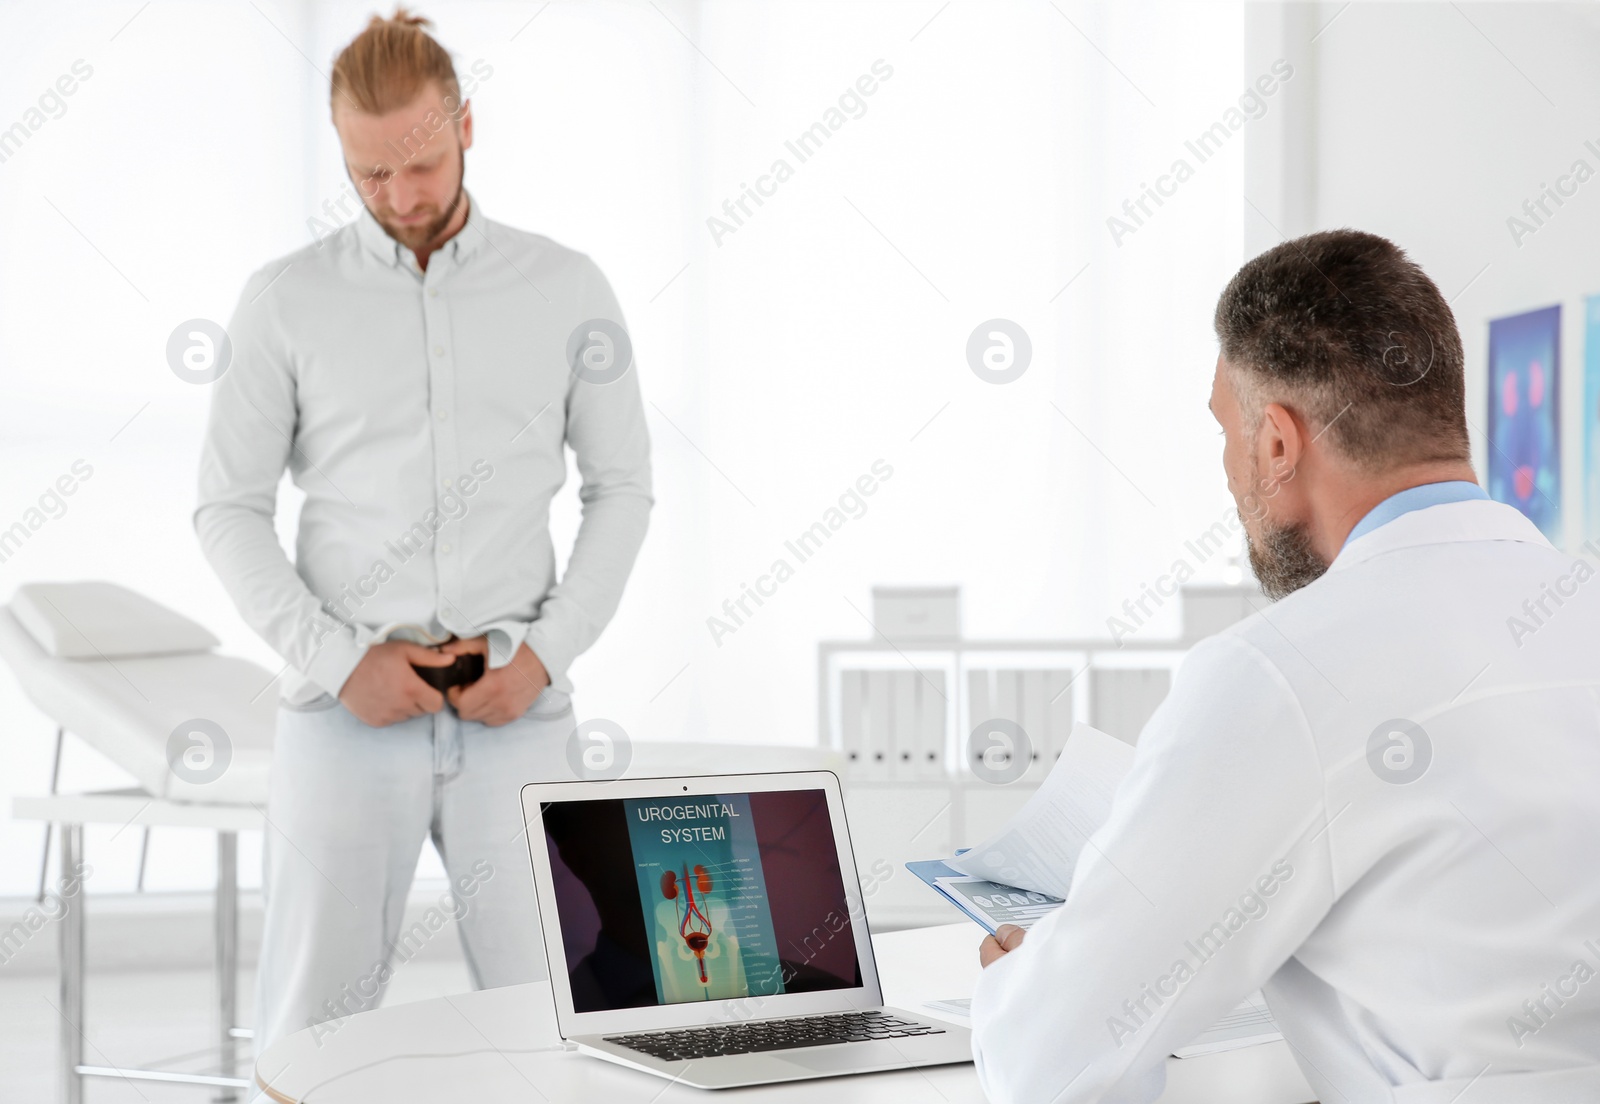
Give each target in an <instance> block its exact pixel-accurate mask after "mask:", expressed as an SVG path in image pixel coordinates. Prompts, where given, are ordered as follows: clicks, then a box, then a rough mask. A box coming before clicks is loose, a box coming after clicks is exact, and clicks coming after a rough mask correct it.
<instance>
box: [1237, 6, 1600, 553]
mask: <svg viewBox="0 0 1600 1104" xmlns="http://www.w3.org/2000/svg"><path fill="white" fill-rule="evenodd" d="M1294 7H1298V8H1299V9H1300V10H1299V11H1298V12H1295V11H1293V10H1292V9H1291V11H1290V12H1289V14H1288V15H1287V17H1286V16H1285V13H1284V11H1283V9H1281V8H1278V7H1276V6H1268V5H1256V4H1252V5H1250V6H1249V9H1248V11H1249V17H1248V18H1249V22H1250V25H1251V28H1252V32H1253V33H1252V34H1251V35H1249V36H1247V41H1248V42H1249V49H1250V51H1251V53H1253V54H1255V55H1256V56H1257V57H1258V58H1259V57H1260V56H1262V52H1263V51H1267V50H1277V51H1280V52H1281V51H1282V49H1283V48H1284V46H1283V43H1285V42H1287V43H1289V44H1291V48H1294V49H1297V50H1299V51H1300V53H1301V56H1304V57H1305V58H1306V61H1307V71H1308V75H1309V77H1310V80H1311V84H1312V87H1311V94H1310V97H1309V99H1310V101H1311V102H1310V103H1309V104H1308V105H1304V109H1305V110H1306V112H1307V119H1308V125H1309V127H1310V128H1311V132H1312V134H1313V135H1314V141H1313V142H1312V143H1311V144H1310V148H1309V149H1301V150H1296V151H1291V152H1290V154H1289V157H1288V160H1289V165H1288V167H1287V169H1286V170H1284V174H1283V175H1285V176H1287V177H1288V178H1289V179H1290V183H1289V184H1288V185H1287V186H1281V192H1280V193H1279V194H1283V193H1287V194H1289V195H1291V196H1293V195H1295V194H1296V193H1297V192H1298V202H1299V204H1300V206H1299V208H1298V210H1300V211H1301V212H1304V211H1306V210H1307V209H1309V211H1310V214H1309V216H1308V217H1302V218H1301V219H1298V220H1297V219H1290V220H1289V221H1287V222H1279V223H1278V225H1279V227H1280V229H1282V230H1283V232H1284V233H1286V234H1289V235H1291V236H1292V235H1294V234H1299V233H1305V232H1307V231H1309V230H1312V229H1321V228H1330V227H1338V226H1352V227H1356V228H1359V229H1363V230H1370V231H1372V232H1374V233H1378V234H1382V235H1384V236H1385V237H1388V238H1391V239H1392V240H1394V241H1395V242H1397V243H1399V244H1400V245H1401V246H1402V247H1403V248H1404V249H1406V251H1407V252H1408V253H1410V254H1411V256H1412V257H1413V258H1415V259H1416V260H1417V261H1418V263H1420V264H1421V265H1422V267H1423V268H1424V269H1425V270H1426V271H1427V272H1428V273H1429V275H1431V276H1432V277H1433V279H1434V280H1435V282H1437V283H1438V285H1439V287H1440V288H1441V289H1442V290H1443V291H1444V294H1445V295H1446V297H1448V298H1451V299H1452V302H1453V307H1454V310H1455V313H1456V320H1457V323H1458V324H1459V326H1460V328H1461V336H1462V342H1463V344H1464V346H1465V350H1466V366H1467V395H1468V415H1469V418H1470V419H1471V422H1472V436H1473V444H1474V450H1475V451H1474V466H1475V467H1476V468H1477V470H1478V473H1479V475H1480V477H1481V476H1484V475H1486V474H1487V465H1486V445H1485V442H1484V437H1483V434H1484V431H1485V430H1486V429H1487V422H1486V420H1485V419H1486V417H1487V406H1486V396H1485V394H1484V388H1485V378H1486V373H1487V358H1488V336H1489V320H1490V319H1491V318H1496V317H1500V316H1503V315H1507V314H1514V313H1518V312H1521V311H1524V310H1529V309H1533V308H1537V307H1543V306H1548V305H1550V304H1552V303H1560V304H1561V305H1562V308H1563V309H1562V324H1563V330H1564V333H1563V341H1562V375H1563V378H1562V390H1561V405H1562V410H1561V413H1562V429H1561V432H1562V449H1563V476H1564V479H1563V500H1562V513H1563V516H1564V518H1565V521H1566V524H1565V526H1564V530H1565V532H1564V540H1565V544H1566V545H1567V547H1568V548H1575V547H1576V546H1577V544H1578V543H1579V542H1580V540H1581V529H1580V524H1579V521H1580V517H1579V514H1580V507H1581V490H1582V488H1581V486H1580V474H1579V473H1580V471H1581V463H1582V436H1581V435H1582V427H1583V410H1582V406H1583V378H1582V371H1583V363H1582V357H1583V327H1582V310H1581V307H1582V297H1583V296H1585V295H1589V294H1593V293H1595V292H1600V263H1597V261H1596V251H1595V243H1596V242H1597V241H1600V157H1596V156H1595V155H1594V154H1593V153H1591V152H1590V151H1588V150H1586V149H1585V148H1584V145H1583V143H1584V141H1585V140H1590V139H1592V140H1595V141H1596V143H1597V145H1600V123H1597V121H1596V120H1597V119H1600V111H1597V109H1600V67H1597V66H1596V64H1595V59H1596V58H1597V57H1600V8H1596V7H1595V6H1594V5H1586V4H1525V3H1518V4H1462V5H1459V6H1458V5H1454V4H1446V3H1418V4H1387V3H1383V4H1377V3H1356V4H1350V5H1345V4H1333V3H1322V4H1308V5H1304V6H1299V5H1296V6H1294ZM1274 36H1281V37H1276V38H1275V37H1274ZM1312 36H1316V40H1315V42H1314V43H1310V42H1309V39H1310V38H1311V37H1312ZM1249 64H1250V59H1248V58H1247V61H1246V65H1247V67H1248V65H1249ZM1262 152H1263V153H1264V156H1263V160H1262V161H1260V162H1257V161H1255V160H1254V159H1253V160H1252V163H1251V171H1250V174H1249V176H1248V177H1247V187H1246V191H1247V194H1248V193H1249V192H1250V191H1251V189H1252V188H1259V189H1260V190H1261V191H1262V192H1264V193H1266V194H1269V195H1270V194H1274V190H1275V182H1274V176H1273V174H1274V172H1275V171H1276V170H1274V169H1273V168H1272V167H1271V161H1272V156H1273V153H1274V152H1276V151H1262ZM1579 158H1582V159H1584V160H1586V161H1587V162H1588V163H1589V167H1590V169H1591V170H1593V171H1595V172H1596V173H1597V179H1596V180H1591V181H1589V182H1588V183H1587V184H1586V185H1584V186H1583V187H1582V188H1580V189H1579V191H1578V193H1577V195H1576V196H1574V197H1573V198H1571V199H1569V200H1567V201H1566V203H1565V205H1564V206H1563V207H1561V208H1560V209H1559V210H1558V211H1557V213H1556V215H1555V217H1554V218H1552V219H1550V220H1549V221H1547V222H1546V224H1545V225H1544V226H1543V227H1542V228H1540V229H1539V230H1538V231H1537V232H1536V233H1534V234H1533V235H1532V236H1525V237H1523V239H1522V241H1521V244H1520V245H1519V244H1517V242H1516V241H1515V239H1514V236H1513V234H1512V232H1511V230H1510V229H1508V227H1507V219H1508V218H1510V217H1511V216H1513V215H1516V216H1519V217H1525V216H1523V213H1522V204H1523V201H1524V200H1527V199H1533V198H1537V196H1538V194H1539V192H1540V191H1541V188H1542V186H1543V185H1544V184H1549V183H1553V182H1554V181H1555V179H1556V177H1557V175H1559V174H1561V173H1565V172H1568V171H1569V170H1570V169H1571V167H1572V164H1573V162H1574V161H1575V160H1577V159H1579ZM1307 161H1309V162H1310V164H1309V171H1307V168H1308V166H1307V164H1306V162H1307ZM1297 162H1298V163H1297ZM1273 221H1275V222H1276V221H1278V220H1276V219H1274V220H1273ZM1246 228H1247V239H1246V240H1247V243H1248V244H1247V248H1248V250H1249V252H1251V253H1252V254H1253V253H1255V252H1259V251H1260V250H1261V249H1264V248H1266V247H1267V246H1269V245H1272V244H1275V243H1276V242H1277V241H1279V240H1281V239H1280V238H1279V237H1278V236H1277V234H1276V233H1275V232H1274V231H1273V230H1272V229H1271V228H1270V227H1265V226H1263V220H1262V219H1260V218H1259V216H1257V215H1255V214H1254V212H1251V211H1250V210H1249V208H1248V207H1247V208H1246Z"/></svg>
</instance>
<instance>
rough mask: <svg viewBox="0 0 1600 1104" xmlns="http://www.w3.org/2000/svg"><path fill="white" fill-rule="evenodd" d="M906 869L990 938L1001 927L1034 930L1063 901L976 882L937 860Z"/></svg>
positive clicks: (976, 879) (1011, 888)
mask: <svg viewBox="0 0 1600 1104" xmlns="http://www.w3.org/2000/svg"><path fill="white" fill-rule="evenodd" d="M906 869H907V870H909V871H911V873H913V874H915V875H916V876H917V877H919V878H921V879H922V880H923V881H925V882H927V883H928V885H930V886H932V887H933V888H934V890H936V891H937V892H938V893H940V894H942V895H943V896H944V897H945V898H946V899H947V900H949V902H950V903H951V904H953V905H955V906H956V908H958V909H960V910H961V911H962V912H964V913H966V914H967V915H968V916H970V917H972V919H974V920H976V921H977V922H978V923H979V924H982V925H983V928H984V930H985V931H987V932H989V934H991V935H993V934H994V932H995V930H996V929H997V928H999V927H1000V925H1001V924H1015V925H1017V927H1019V928H1031V927H1033V925H1034V924H1035V923H1036V922H1037V921H1038V920H1039V919H1040V918H1041V917H1043V916H1045V915H1046V914H1047V913H1049V912H1050V910H1051V909H1055V908H1060V907H1061V903H1062V902H1061V898H1059V897H1052V896H1050V895H1049V894H1048V893H1040V892H1039V891H1038V890H1033V889H1018V888H1017V887H1016V886H1008V885H1001V884H1000V883H999V882H992V881H990V880H989V879H987V878H974V877H972V876H971V875H970V874H963V873H961V872H960V871H959V870H955V869H953V868H951V867H950V866H949V865H947V864H945V863H943V862H940V861H939V860H938V859H929V860H926V861H924V862H909V863H906Z"/></svg>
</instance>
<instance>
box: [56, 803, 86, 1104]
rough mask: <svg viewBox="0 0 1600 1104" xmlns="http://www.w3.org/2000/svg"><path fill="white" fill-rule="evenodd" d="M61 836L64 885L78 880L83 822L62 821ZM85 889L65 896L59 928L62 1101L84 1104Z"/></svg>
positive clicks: (66, 1103)
mask: <svg viewBox="0 0 1600 1104" xmlns="http://www.w3.org/2000/svg"><path fill="white" fill-rule="evenodd" d="M60 835H61V884H62V885H63V886H67V885H73V884H75V883H76V882H77V881H78V863H79V861H80V860H81V859H82V857H83V825H81V824H63V825H61V826H60ZM85 897H86V894H85V891H84V889H83V887H82V886H81V884H80V885H79V888H78V892H77V893H76V894H74V895H73V896H72V897H70V898H63V900H62V904H63V905H64V911H63V914H62V916H61V919H60V921H58V923H57V927H59V928H60V930H61V967H60V969H61V975H60V976H61V1055H60V1061H61V1100H62V1102H63V1104H83V1075H82V1074H80V1073H79V1072H78V1067H79V1066H81V1065H82V1064H83V934H84V918H83V911H84V906H85V904H86V902H85Z"/></svg>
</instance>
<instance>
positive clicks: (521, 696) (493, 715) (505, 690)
mask: <svg viewBox="0 0 1600 1104" xmlns="http://www.w3.org/2000/svg"><path fill="white" fill-rule="evenodd" d="M439 651H440V652H442V653H443V654H445V655H447V656H458V655H466V654H468V653H470V652H476V653H477V654H479V655H481V656H483V657H484V659H483V662H484V671H483V677H482V678H481V679H479V680H478V681H477V682H475V683H473V684H472V685H470V686H452V687H451V688H450V690H449V694H450V704H451V705H453V706H455V707H456V712H457V713H459V714H461V719H462V720H463V721H481V722H483V723H484V724H486V725H490V726H492V727H498V726H499V725H503V724H510V723H511V722H512V721H514V720H516V719H517V718H518V717H520V716H522V715H523V714H524V713H526V712H527V711H528V707H529V706H530V705H532V704H533V702H534V699H535V698H537V697H538V696H539V695H540V694H542V693H543V692H544V688H545V687H546V686H549V685H550V672H548V671H546V670H545V669H544V664H543V663H541V662H539V657H538V656H536V655H534V654H533V650H532V649H531V648H529V647H528V646H527V645H526V644H519V645H518V646H517V654H516V655H514V656H512V657H511V662H510V663H508V664H506V665H505V666H504V667H493V668H491V667H489V666H488V663H489V638H488V637H486V636H473V637H468V638H467V639H465V640H452V641H450V642H449V643H447V644H441V645H440V646H439Z"/></svg>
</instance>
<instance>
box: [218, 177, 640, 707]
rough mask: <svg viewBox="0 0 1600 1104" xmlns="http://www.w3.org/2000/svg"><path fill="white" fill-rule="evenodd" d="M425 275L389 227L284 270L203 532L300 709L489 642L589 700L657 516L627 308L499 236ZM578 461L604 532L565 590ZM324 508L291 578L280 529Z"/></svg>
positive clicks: (245, 320)
mask: <svg viewBox="0 0 1600 1104" xmlns="http://www.w3.org/2000/svg"><path fill="white" fill-rule="evenodd" d="M467 198H468V203H469V208H468V217H467V221H466V224H465V225H464V226H463V228H462V229H461V231H460V232H459V233H457V234H456V235H455V237H453V238H452V239H451V240H450V241H449V242H447V243H446V244H445V245H444V246H443V247H442V248H440V249H439V250H438V251H437V252H435V253H433V254H432V255H431V257H430V258H429V261H428V268H427V271H426V272H424V271H422V270H421V269H420V268H418V266H417V262H416V257H415V256H414V254H413V253H412V251H411V250H410V249H408V248H406V247H405V246H403V245H401V244H400V243H398V242H396V241H395V240H394V239H392V238H390V237H389V236H388V234H386V233H385V232H384V230H383V229H382V227H381V226H379V225H378V223H377V221H376V220H375V219H374V218H373V217H372V215H371V214H370V213H369V212H366V211H363V212H362V214H361V217H360V218H358V219H357V220H356V221H355V222H354V223H352V224H350V225H348V226H345V227H343V228H342V229H340V230H339V231H338V232H337V233H335V234H332V235H330V236H328V237H326V238H324V239H322V241H321V242H320V243H318V244H316V245H311V246H307V247H306V248H304V249H301V250H299V251H298V252H296V253H292V254H290V255H289V256H287V257H284V258H281V259H279V260H277V261H274V262H272V263H271V264H268V265H266V266H265V267H264V268H262V269H260V270H259V271H257V272H256V273H254V274H253V275H252V276H251V277H250V279H249V280H248V282H247V283H246V285H245V289H244V292H243V294H242V295H241V297H240V300H239V305H238V308H237V309H236V310H235V312H234V315H233V318H232V321H231V322H230V323H229V325H228V337H229V340H230V342H231V346H232V349H231V359H230V360H229V361H228V362H227V364H226V367H225V369H224V370H223V372H222V375H221V376H220V377H219V378H218V379H217V380H216V382H214V383H213V384H212V385H211V386H212V389H213V390H212V396H211V413H210V420H209V423H208V425H207V428H206V437H205V445H204V449H203V452H202V455H201V460H200V493H199V504H198V506H197V508H196V509H195V513H194V525H195V530H196V532H197V533H198V534H199V537H200V543H201V546H202V547H203V549H204V551H205V555H206V558H207V559H208V560H209V561H210V563H211V565H212V567H213V568H214V569H215V570H216V572H217V574H218V575H219V576H220V577H221V579H222V582H223V585H224V586H225V587H226V588H227V590H228V593H229V595H230V596H231V597H232V598H233V600H234V602H235V604H236V605H237V606H238V608H239V611H240V613H241V614H242V615H243V616H244V619H245V620H246V622H248V623H249V624H250V626H251V627H252V628H253V629H255V630H256V632H258V633H260V634H261V636H262V637H263V638H265V639H266V641H267V642H268V643H269V644H270V645H271V646H272V647H273V648H274V649H275V650H276V651H277V652H278V654H279V655H281V656H282V657H283V659H284V661H285V663H286V664H287V667H288V671H287V677H286V682H285V685H284V688H283V696H284V698H285V700H287V701H289V702H291V703H302V702H305V701H309V700H312V699H314V698H316V697H318V696H319V695H320V694H322V693H323V692H327V693H332V694H337V693H338V692H339V689H340V687H341V686H343V684H344V682H345V680H346V679H347V678H348V677H349V676H350V673H351V671H353V670H354V669H355V666H356V664H357V663H358V662H360V659H361V656H362V655H363V653H364V652H365V649H366V648H367V646H368V645H369V644H371V643H373V642H375V641H377V640H380V639H385V638H387V637H389V636H390V635H401V636H407V637H410V638H412V639H424V640H425V639H428V638H430V637H435V638H443V637H444V636H445V635H446V634H447V633H452V632H453V633H455V634H457V635H459V636H477V635H483V634H487V635H488V636H489V640H490V657H489V664H490V666H491V667H499V666H502V665H504V664H505V663H507V662H509V660H510V659H511V657H512V655H513V654H514V653H515V652H516V650H517V647H518V645H519V644H522V643H523V642H526V643H527V645H528V647H529V648H530V649H531V650H532V651H533V652H534V654H535V655H537V656H538V657H539V659H540V660H541V661H542V662H543V663H544V665H545V667H546V668H547V669H548V670H549V672H550V677H551V680H552V685H553V686H554V688H555V689H556V690H558V691H561V692H564V693H566V692H570V691H571V683H570V681H569V680H568V678H567V669H568V667H569V666H570V665H571V663H572V661H573V659H574V658H575V657H576V656H577V655H578V654H579V653H581V652H582V651H584V649H586V648H588V647H589V646H590V645H591V644H593V643H594V641H595V639H596V638H597V637H598V636H599V634H600V631H601V629H603V628H604V627H605V625H606V623H607V621H609V620H610V619H611V616H612V614H613V613H615V611H616V608H617V604H618V602H619V600H620V599H621V597H622V589H623V584H624V583H625V582H626V580H627V577H628V573H629V571H630V570H632V567H633V562H634V559H635V557H636V556H637V554H638V551H639V546H640V544H641V543H642V542H643V540H644V534H645V527H646V524H647V519H648V516H649V512H650V507H651V505H652V502H653V500H652V498H651V488H650V442H649V436H648V433H647V431H646V428H645V419H644V409H643V405H642V403H641V400H640V395H639V382H638V373H637V372H636V371H635V368H634V365H633V364H632V355H631V346H630V343H629V342H628V341H627V337H626V331H625V330H624V329H623V328H622V327H623V317H622V311H621V308H620V307H619V306H618V304H617V301H616V298H615V296H613V295H612V292H611V288H610V286H609V285H608V284H607V283H606V280H605V277H604V276H603V275H601V273H600V270H599V268H598V267H596V265H595V264H594V262H593V261H591V260H590V259H589V258H588V257H587V256H585V255H584V254H582V253H577V252H574V251H573V250H570V249H566V248H564V247H562V246H560V245H558V244H556V243H555V242H553V241H551V240H550V239H548V238H545V237H541V236H539V235H537V234H530V233H525V232H523V231H521V230H516V229H513V228H511V227H509V226H503V225H501V224H499V223H495V222H490V221H488V220H487V219H485V218H484V217H483V214H482V211H481V209H480V207H479V204H478V203H477V201H476V200H475V199H473V198H472V197H471V196H470V194H469V195H468V197H467ZM567 445H570V446H571V448H572V450H573V453H574V455H575V458H576V461H577V468H578V472H579V475H580V476H581V479H582V485H581V488H580V490H579V497H580V499H581V500H582V503H583V521H582V524H581V525H580V527H579V529H578V534H577V539H576V542H575V545H574V548H573V550H572V555H571V558H570V560H569V562H568V565H567V570H566V573H565V575H564V576H563V577H562V578H561V580H560V581H559V582H557V579H556V561H555V550H554V548H553V546H552V544H551V540H550V531H549V508H550V500H551V498H552V497H553V496H554V495H555V493H556V491H557V490H558V489H560V487H561V485H562V483H563V482H564V481H565V479H566V457H565V454H564V451H563V446H567ZM285 467H287V468H288V470H289V474H290V477H291V478H292V479H293V480H294V483H295V485H296V486H297V487H299V488H300V489H301V490H302V491H304V492H305V496H306V498H305V504H304V506H303V507H302V509H301V512H300V526H299V536H298V539H297V541H296V548H295V557H294V562H292V563H291V562H290V560H289V557H288V556H287V555H286V554H285V552H284V550H283V548H282V546H281V545H280V544H279V542H278V538H277V534H276V532H275V531H274V529H273V513H274V509H275V506H276V500H277V490H278V485H279V482H280V480H281V478H282V475H283V471H284V468H285Z"/></svg>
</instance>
